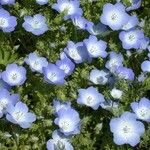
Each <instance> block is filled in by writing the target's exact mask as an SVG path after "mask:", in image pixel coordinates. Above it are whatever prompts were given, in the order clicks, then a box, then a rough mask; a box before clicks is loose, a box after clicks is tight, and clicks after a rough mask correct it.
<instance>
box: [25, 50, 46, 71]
mask: <svg viewBox="0 0 150 150" xmlns="http://www.w3.org/2000/svg"><path fill="white" fill-rule="evenodd" d="M25 62H26V63H27V64H28V65H29V66H30V68H31V70H32V71H33V72H35V71H37V72H40V73H42V72H43V70H42V69H43V67H47V65H48V61H47V59H46V58H44V57H39V56H38V55H37V54H36V53H35V52H34V53H30V54H29V55H28V57H27V58H25Z"/></svg>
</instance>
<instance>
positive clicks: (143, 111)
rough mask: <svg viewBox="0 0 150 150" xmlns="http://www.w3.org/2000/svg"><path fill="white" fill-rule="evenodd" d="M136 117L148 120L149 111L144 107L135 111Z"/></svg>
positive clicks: (149, 116)
mask: <svg viewBox="0 0 150 150" xmlns="http://www.w3.org/2000/svg"><path fill="white" fill-rule="evenodd" d="M137 116H138V117H139V118H141V119H149V118H150V110H149V109H148V108H146V107H142V108H139V109H138V110H137Z"/></svg>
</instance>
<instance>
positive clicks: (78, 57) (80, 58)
mask: <svg viewBox="0 0 150 150" xmlns="http://www.w3.org/2000/svg"><path fill="white" fill-rule="evenodd" d="M64 52H65V53H66V55H67V56H68V57H69V58H71V59H72V60H73V61H74V62H75V63H76V64H79V63H82V62H84V61H85V60H86V59H88V53H87V51H86V47H85V46H84V45H83V42H78V43H76V44H75V43H73V42H72V41H69V42H68V44H67V47H66V48H65V49H64Z"/></svg>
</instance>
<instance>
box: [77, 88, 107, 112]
mask: <svg viewBox="0 0 150 150" xmlns="http://www.w3.org/2000/svg"><path fill="white" fill-rule="evenodd" d="M78 93H79V94H78V99H77V103H78V104H82V105H86V106H89V107H91V108H93V109H94V110H97V109H98V108H99V106H100V104H101V103H102V102H104V101H105V99H104V96H103V95H102V94H101V93H99V92H98V91H97V89H96V88H94V87H92V86H91V87H89V88H87V89H79V90H78Z"/></svg>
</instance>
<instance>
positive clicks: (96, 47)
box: [83, 35, 107, 58]
mask: <svg viewBox="0 0 150 150" xmlns="http://www.w3.org/2000/svg"><path fill="white" fill-rule="evenodd" d="M83 42H84V44H85V46H86V48H87V52H88V54H89V56H90V57H92V58H98V57H102V58H105V57H106V56H107V52H106V48H107V43H106V42H104V41H102V40H98V39H97V37H96V36H93V35H90V37H89V39H85V40H84V41H83Z"/></svg>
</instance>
